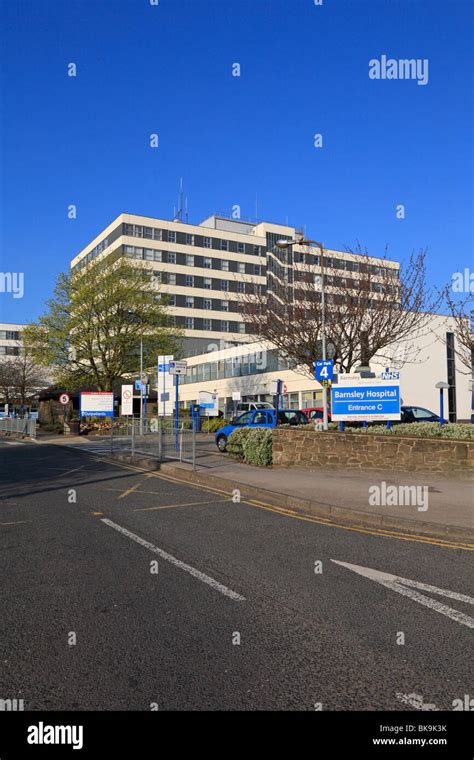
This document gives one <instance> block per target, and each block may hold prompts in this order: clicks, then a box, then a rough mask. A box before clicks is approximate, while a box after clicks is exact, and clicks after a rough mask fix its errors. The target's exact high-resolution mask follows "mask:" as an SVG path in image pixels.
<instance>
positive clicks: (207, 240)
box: [204, 237, 212, 248]
mask: <svg viewBox="0 0 474 760" xmlns="http://www.w3.org/2000/svg"><path fill="white" fill-rule="evenodd" d="M204 248H212V240H211V238H210V237H205V238H204Z"/></svg>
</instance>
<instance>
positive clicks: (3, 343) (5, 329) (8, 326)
mask: <svg viewBox="0 0 474 760" xmlns="http://www.w3.org/2000/svg"><path fill="white" fill-rule="evenodd" d="M25 327H26V325H17V324H12V323H10V322H0V360H1V359H2V358H3V357H7V358H8V357H11V356H18V355H19V354H20V351H21V348H22V346H23V341H22V332H23V330H24V329H25Z"/></svg>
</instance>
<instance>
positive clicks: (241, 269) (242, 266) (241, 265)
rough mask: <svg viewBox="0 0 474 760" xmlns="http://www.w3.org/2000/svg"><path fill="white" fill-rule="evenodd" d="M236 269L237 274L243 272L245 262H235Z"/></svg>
mask: <svg viewBox="0 0 474 760" xmlns="http://www.w3.org/2000/svg"><path fill="white" fill-rule="evenodd" d="M237 271H238V273H239V274H245V264H237Z"/></svg>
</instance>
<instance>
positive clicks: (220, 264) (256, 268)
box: [124, 245, 263, 277]
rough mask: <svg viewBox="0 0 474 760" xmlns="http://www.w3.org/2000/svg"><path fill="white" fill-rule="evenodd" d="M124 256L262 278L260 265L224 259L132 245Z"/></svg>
mask: <svg viewBox="0 0 474 760" xmlns="http://www.w3.org/2000/svg"><path fill="white" fill-rule="evenodd" d="M124 253H125V256H126V257H127V258H129V259H138V260H140V261H159V262H161V263H165V264H176V263H178V264H183V265H185V266H188V267H194V266H197V267H202V268H203V269H220V271H222V272H231V271H232V272H236V273H237V274H253V275H256V276H258V277H261V276H262V269H263V267H262V266H261V265H260V264H245V263H242V262H240V261H238V262H235V261H232V262H230V261H227V260H226V259H216V258H210V257H208V256H197V257H196V256H193V255H191V254H186V255H184V254H182V255H178V258H177V255H176V253H175V251H156V250H155V249H154V248H139V247H137V246H134V245H126V246H124Z"/></svg>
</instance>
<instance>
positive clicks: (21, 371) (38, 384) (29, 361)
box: [0, 350, 49, 409]
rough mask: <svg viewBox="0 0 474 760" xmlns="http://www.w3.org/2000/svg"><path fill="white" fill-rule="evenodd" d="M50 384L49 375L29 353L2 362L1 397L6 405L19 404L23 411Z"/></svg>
mask: <svg viewBox="0 0 474 760" xmlns="http://www.w3.org/2000/svg"><path fill="white" fill-rule="evenodd" d="M48 384H49V379H48V377H47V373H46V372H45V370H44V369H42V368H41V367H38V365H37V364H36V362H35V361H34V360H33V358H32V357H31V356H30V355H29V354H28V352H27V351H24V350H23V351H21V352H20V354H19V355H18V356H14V357H11V358H10V359H5V360H3V361H1V362H0V395H1V396H2V400H3V402H4V403H5V404H12V403H17V404H19V405H20V406H21V408H22V409H23V408H24V407H25V405H27V404H28V402H29V401H32V400H33V399H34V398H36V396H37V395H38V393H39V391H40V390H41V389H42V388H45V387H46V386H47V385H48Z"/></svg>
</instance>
